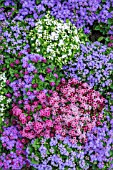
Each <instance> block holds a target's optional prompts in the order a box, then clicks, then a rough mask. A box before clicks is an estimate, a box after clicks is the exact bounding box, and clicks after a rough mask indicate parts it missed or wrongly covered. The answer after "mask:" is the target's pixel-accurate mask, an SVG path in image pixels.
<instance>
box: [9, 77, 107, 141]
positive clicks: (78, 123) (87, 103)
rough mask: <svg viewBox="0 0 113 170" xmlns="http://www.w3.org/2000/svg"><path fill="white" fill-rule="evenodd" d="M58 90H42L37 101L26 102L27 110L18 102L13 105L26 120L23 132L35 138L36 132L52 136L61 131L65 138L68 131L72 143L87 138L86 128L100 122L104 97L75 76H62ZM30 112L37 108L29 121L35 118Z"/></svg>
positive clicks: (14, 113)
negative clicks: (67, 79)
mask: <svg viewBox="0 0 113 170" xmlns="http://www.w3.org/2000/svg"><path fill="white" fill-rule="evenodd" d="M56 90H57V91H56V92H55V91H50V96H48V95H47V94H45V93H44V92H43V91H39V92H38V93H37V96H36V97H37V101H34V103H33V104H32V105H30V104H26V105H25V106H24V110H25V111H24V110H22V109H20V108H18V107H17V106H14V107H13V109H12V112H13V115H14V116H16V117H18V119H19V121H20V122H21V123H22V124H23V125H24V124H25V126H24V127H23V130H22V131H21V134H22V136H23V137H27V138H29V139H32V138H35V137H36V136H38V137H40V136H44V137H47V138H49V137H51V136H54V134H60V135H61V136H62V139H63V137H65V136H67V135H69V136H70V141H71V142H73V143H75V142H77V141H79V140H80V142H82V141H84V142H85V141H87V139H86V131H91V129H92V128H93V127H94V126H96V125H100V124H101V119H102V117H103V114H102V110H103V108H104V98H103V97H102V96H101V95H100V94H99V93H98V92H96V91H94V90H92V89H91V88H90V87H89V86H88V85H87V83H81V82H79V81H78V80H76V79H74V78H73V79H69V81H68V82H66V81H65V79H62V80H61V83H60V84H59V85H58V86H57V87H56ZM24 112H25V113H26V114H24ZM30 112H32V113H31V116H32V114H33V112H34V114H33V117H34V121H32V122H29V119H30V121H31V119H32V117H31V116H28V115H29V114H30Z"/></svg>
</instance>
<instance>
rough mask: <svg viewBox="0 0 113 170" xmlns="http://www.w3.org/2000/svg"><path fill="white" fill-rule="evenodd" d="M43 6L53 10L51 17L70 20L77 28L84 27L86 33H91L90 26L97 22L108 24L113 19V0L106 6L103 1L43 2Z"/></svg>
mask: <svg viewBox="0 0 113 170" xmlns="http://www.w3.org/2000/svg"><path fill="white" fill-rule="evenodd" d="M41 4H43V5H46V6H47V7H48V8H50V9H51V15H53V16H55V17H56V18H57V19H62V20H64V21H66V19H70V21H71V22H72V23H73V24H74V25H76V26H77V28H81V27H84V31H85V33H89V32H90V30H89V27H88V26H89V25H90V26H91V25H93V23H94V22H95V21H98V22H99V23H100V22H103V23H106V24H107V21H108V19H109V18H113V12H112V11H110V8H111V7H113V2H112V0H107V1H106V2H105V4H103V3H102V0H94V1H93V3H92V0H68V1H64V2H61V0H57V1H56V0H42V1H41Z"/></svg>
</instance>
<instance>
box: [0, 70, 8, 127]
mask: <svg viewBox="0 0 113 170" xmlns="http://www.w3.org/2000/svg"><path fill="white" fill-rule="evenodd" d="M6 81H7V78H6V75H5V73H2V74H0V128H1V124H2V121H4V117H5V114H6V113H5V112H6V111H7V109H8V107H9V103H10V102H11V99H10V98H9V99H8V98H7V97H6V95H7V94H6V91H7V87H6Z"/></svg>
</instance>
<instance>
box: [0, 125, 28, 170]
mask: <svg viewBox="0 0 113 170" xmlns="http://www.w3.org/2000/svg"><path fill="white" fill-rule="evenodd" d="M20 139H21V135H20V133H19V131H18V129H17V128H16V127H15V126H10V127H7V128H6V127H5V128H4V130H3V133H2V136H1V137H0V140H1V142H2V146H3V147H4V148H6V149H7V150H10V153H9V154H5V153H2V155H0V168H2V169H4V170H7V169H10V168H11V169H18V170H20V169H22V167H23V166H24V165H26V161H25V158H24V154H25V151H24V150H23V148H24V145H23V144H22V142H21V140H20ZM14 148H15V152H13V151H12V149H14ZM22 155H23V156H22Z"/></svg>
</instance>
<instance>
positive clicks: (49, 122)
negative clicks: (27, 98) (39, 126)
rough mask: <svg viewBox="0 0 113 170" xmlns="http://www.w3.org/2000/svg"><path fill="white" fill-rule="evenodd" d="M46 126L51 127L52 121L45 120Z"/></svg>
mask: <svg viewBox="0 0 113 170" xmlns="http://www.w3.org/2000/svg"><path fill="white" fill-rule="evenodd" d="M45 123H46V125H47V126H48V127H53V122H52V120H46V122H45Z"/></svg>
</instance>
